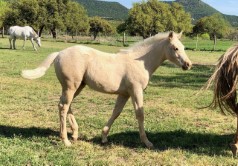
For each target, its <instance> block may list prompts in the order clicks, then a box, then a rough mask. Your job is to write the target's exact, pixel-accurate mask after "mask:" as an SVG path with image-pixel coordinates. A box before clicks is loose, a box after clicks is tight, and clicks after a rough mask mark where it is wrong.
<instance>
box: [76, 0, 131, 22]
mask: <svg viewBox="0 0 238 166" xmlns="http://www.w3.org/2000/svg"><path fill="white" fill-rule="evenodd" d="M76 1H77V2H79V3H80V4H81V5H82V6H84V7H85V9H86V10H87V12H88V15H89V16H100V17H103V18H107V19H113V20H125V19H126V18H127V17H128V9H127V8H126V7H124V6H122V5H121V4H120V3H118V2H105V1H97V0H76Z"/></svg>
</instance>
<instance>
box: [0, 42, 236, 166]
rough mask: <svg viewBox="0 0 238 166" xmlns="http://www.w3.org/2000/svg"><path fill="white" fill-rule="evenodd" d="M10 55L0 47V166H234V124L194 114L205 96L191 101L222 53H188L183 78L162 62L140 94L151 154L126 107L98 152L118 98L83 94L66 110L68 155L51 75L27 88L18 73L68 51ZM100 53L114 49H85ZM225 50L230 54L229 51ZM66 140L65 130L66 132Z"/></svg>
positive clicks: (46, 48)
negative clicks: (70, 123) (71, 117)
mask: <svg viewBox="0 0 238 166" xmlns="http://www.w3.org/2000/svg"><path fill="white" fill-rule="evenodd" d="M21 44H22V41H17V45H18V48H19V49H17V50H9V49H8V47H9V46H8V41H7V39H0V165H206V166H207V165H237V163H238V159H236V158H233V157H232V153H231V151H230V149H229V146H228V145H229V142H231V141H232V138H233V135H234V133H235V131H236V127H235V126H236V119H235V118H234V117H232V116H224V115H222V114H221V113H220V112H219V110H211V109H199V108H200V107H202V106H206V105H208V104H209V102H210V101H211V99H212V94H211V91H206V92H202V93H201V94H199V95H196V94H197V93H198V92H199V90H200V88H201V87H202V86H203V85H204V83H205V82H206V80H207V79H208V78H209V76H210V75H211V73H212V71H213V67H214V66H212V65H213V64H215V63H216V60H217V59H218V58H219V57H220V55H221V54H222V53H223V52H222V51H220V52H208V51H199V52H195V51H187V54H188V55H189V56H190V59H191V60H192V61H193V63H194V64H196V65H194V67H193V68H192V69H191V70H189V71H183V70H181V69H180V68H177V67H175V66H174V65H172V64H170V63H168V62H165V63H164V64H163V65H162V66H161V67H160V68H159V69H158V70H157V71H156V73H155V74H154V76H153V77H152V79H151V81H150V83H149V86H148V88H147V89H146V91H145V93H144V100H145V103H144V108H145V128H146V132H147V134H148V138H149V139H150V140H151V142H153V143H154V145H155V149H154V150H148V149H146V148H145V146H144V145H143V144H142V143H141V142H140V139H139V133H138V127H137V126H138V125H137V121H136V119H135V115H134V110H133V106H132V104H131V102H128V103H127V105H126V106H125V108H124V111H123V112H122V114H121V116H120V117H119V118H118V119H117V120H116V121H115V123H114V125H113V126H112V129H111V132H110V134H109V143H108V144H107V145H101V143H100V142H101V139H100V136H101V130H102V127H103V126H104V124H105V123H106V122H107V120H108V118H109V117H110V115H111V110H112V109H113V106H114V100H115V98H116V96H114V95H106V94H101V93H98V92H95V91H92V90H90V89H89V88H85V89H84V91H83V92H82V93H81V95H79V96H78V97H77V98H76V99H75V100H74V102H73V105H72V108H73V109H74V111H75V116H76V119H77V122H78V124H79V128H80V129H79V132H80V139H79V140H78V141H77V142H76V143H74V144H73V146H72V147H65V146H64V145H63V143H62V142H61V141H60V139H59V137H58V135H59V121H58V108H57V104H58V99H59V97H60V92H61V87H60V84H59V83H58V80H57V78H56V76H55V73H54V69H53V67H51V68H50V70H49V71H48V72H47V74H46V75H45V76H44V77H42V78H40V79H38V80H32V81H30V80H25V79H23V78H21V77H20V71H21V70H22V69H26V68H34V67H36V66H37V65H38V64H39V63H40V62H41V61H42V60H43V59H44V58H45V57H46V56H47V55H48V54H49V53H51V52H54V51H58V50H61V49H63V48H66V47H69V46H71V45H74V43H63V42H49V41H43V42H42V48H40V49H39V51H38V52H35V51H33V48H32V47H31V45H30V42H29V41H28V42H27V47H26V50H21V49H20V47H19V45H21ZM88 46H90V47H94V48H96V49H99V50H102V51H106V52H117V51H118V50H119V49H120V47H114V46H102V45H88ZM227 47H229V46H228V45H227ZM69 133H70V130H69Z"/></svg>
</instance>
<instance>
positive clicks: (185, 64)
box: [182, 62, 192, 70]
mask: <svg viewBox="0 0 238 166" xmlns="http://www.w3.org/2000/svg"><path fill="white" fill-rule="evenodd" d="M191 67H192V63H191V62H184V64H183V66H182V69H183V70H189V69H190V68H191Z"/></svg>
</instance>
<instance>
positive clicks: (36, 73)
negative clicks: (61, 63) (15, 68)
mask: <svg viewBox="0 0 238 166" xmlns="http://www.w3.org/2000/svg"><path fill="white" fill-rule="evenodd" d="M58 54H59V53H58V52H54V53H52V54H50V55H49V56H48V57H47V58H46V59H45V60H44V61H43V62H42V63H41V64H40V65H39V66H38V67H37V68H36V69H33V70H22V72H21V76H22V77H23V78H26V79H30V80H33V79H36V78H40V77H42V76H43V75H45V72H46V71H47V70H48V69H49V68H50V65H51V64H52V63H53V62H54V60H55V58H56V57H57V56H58Z"/></svg>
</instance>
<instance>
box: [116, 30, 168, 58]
mask: <svg viewBox="0 0 238 166" xmlns="http://www.w3.org/2000/svg"><path fill="white" fill-rule="evenodd" d="M168 35H169V32H164V33H158V34H156V35H154V36H151V37H149V38H147V39H145V40H143V41H140V42H137V43H135V44H134V45H132V46H131V47H129V48H128V49H122V50H120V52H119V53H124V54H126V53H130V52H134V51H137V52H138V51H141V50H142V49H143V52H144V51H146V50H147V49H146V48H148V49H149V48H150V47H151V46H152V45H153V44H154V43H156V42H158V41H161V40H163V39H165V38H167V37H168ZM145 49H146V50H145Z"/></svg>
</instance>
